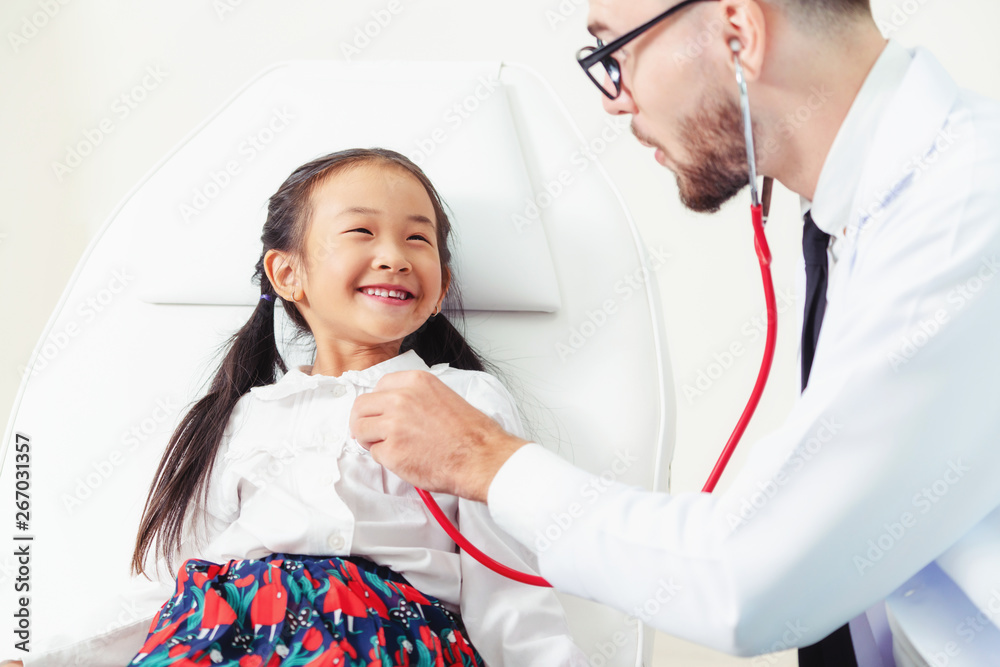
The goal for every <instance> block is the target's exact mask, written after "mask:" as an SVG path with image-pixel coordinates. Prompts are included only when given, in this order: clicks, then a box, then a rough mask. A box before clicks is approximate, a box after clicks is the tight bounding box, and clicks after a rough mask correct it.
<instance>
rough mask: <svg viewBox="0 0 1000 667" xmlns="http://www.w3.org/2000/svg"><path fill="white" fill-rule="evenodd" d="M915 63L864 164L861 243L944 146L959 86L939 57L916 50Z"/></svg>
mask: <svg viewBox="0 0 1000 667" xmlns="http://www.w3.org/2000/svg"><path fill="white" fill-rule="evenodd" d="M913 53H914V56H913V63H912V64H911V65H910V68H909V69H908V70H907V72H906V76H905V77H904V78H903V81H902V83H901V84H900V86H899V90H898V91H897V93H896V95H895V96H894V97H893V98H892V101H891V102H890V104H889V106H888V108H887V109H886V111H885V113H884V114H882V118H881V121H880V122H879V125H878V128H877V129H876V131H875V133H874V135H873V137H872V140H871V150H870V151H869V154H868V155H869V157H868V159H867V160H866V161H865V163H864V166H863V168H862V169H861V185H860V187H859V188H858V190H857V192H856V193H855V196H854V200H853V202H852V207H851V216H850V222H849V224H848V234H847V236H848V239H849V240H850V241H852V242H853V243H854V244H855V245H856V242H857V237H858V236H859V235H860V234H862V233H864V230H865V229H866V227H868V226H870V225H871V224H872V223H873V222H876V221H878V220H879V219H881V217H882V215H883V213H884V212H885V211H886V210H887V209H888V208H889V205H890V204H891V203H892V202H893V201H894V200H895V199H896V198H897V197H898V196H899V195H900V194H901V193H903V192H904V191H905V190H907V189H908V188H909V187H910V186H911V185H912V184H913V182H914V181H915V180H916V179H917V178H919V172H920V169H921V164H924V163H925V162H926V161H927V158H928V157H929V156H931V155H932V154H933V153H935V152H936V151H938V150H939V148H938V144H939V142H940V138H941V136H942V133H945V132H946V131H947V124H948V116H949V114H950V113H951V110H952V109H953V108H954V106H955V103H956V101H957V99H958V94H959V88H958V84H957V83H955V80H954V79H952V78H951V75H949V74H948V72H947V70H945V69H944V67H942V66H941V63H940V62H938V60H937V58H935V57H934V55H933V54H932V53H931V52H930V51H928V50H927V49H924V48H919V47H918V48H916V49H914V52H913Z"/></svg>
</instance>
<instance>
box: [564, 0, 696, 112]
mask: <svg viewBox="0 0 1000 667" xmlns="http://www.w3.org/2000/svg"><path fill="white" fill-rule="evenodd" d="M696 2H705V0H683V2H679V3H677V4H676V5H674V6H673V7H671V8H670V9H668V10H667V11H665V12H663V13H662V14H659V15H658V16H655V17H653V18H652V19H650V20H649V21H646V22H645V23H643V24H642V25H641V26H639V27H638V28H636V29H634V30H632V31H630V32H627V33H625V34H624V35H622V36H621V37H619V38H618V39H616V40H614V41H612V42H611V43H610V44H602V43H601V40H600V39H598V40H597V46H589V45H588V46H585V47H583V48H581V49H580V50H579V51H577V52H576V61H577V62H578V63H579V64H580V67H582V68H583V71H584V73H585V74H586V75H587V78H588V79H590V80H591V81H593V82H594V85H596V86H597V87H598V88H599V89H600V91H601V92H602V93H604V95H605V97H607V98H608V99H612V100H615V99H618V97H619V96H620V95H621V94H622V66H621V63H619V62H618V60H616V59H615V57H614V56H613V55H612V54H613V53H614V52H615V51H618V50H619V49H621V48H622V47H623V46H625V45H626V44H628V43H629V42H631V41H632V40H633V39H635V38H636V37H638V36H639V35H641V34H642V33H644V32H646V31H647V30H649V29H650V28H652V27H653V26H655V25H656V24H657V23H659V22H660V21H663V20H664V19H666V18H667V17H668V16H671V15H673V14H674V13H675V12H677V11H679V10H681V9H683V8H684V7H687V6H688V5H693V4H694V3H696ZM588 49H590V51H589V52H588V53H587V55H581V54H582V53H583V52H584V51H587V50H588ZM604 59H607V60H608V61H609V62H604V63H602V64H603V65H604V70H605V71H606V72H607V73H608V76H609V78H610V79H611V83H612V84H614V87H615V94H614V95H613V96H612V95H611V93H609V92H608V91H607V90H605V89H604V84H603V83H601V82H600V81H598V80H597V79H595V78H594V75H593V74H591V73H590V68H591V67H593V66H594V65H596V64H597V63H599V62H601V61H603V60H604ZM609 64H613V65H614V70H612V68H611V67H609V66H608V65H609Z"/></svg>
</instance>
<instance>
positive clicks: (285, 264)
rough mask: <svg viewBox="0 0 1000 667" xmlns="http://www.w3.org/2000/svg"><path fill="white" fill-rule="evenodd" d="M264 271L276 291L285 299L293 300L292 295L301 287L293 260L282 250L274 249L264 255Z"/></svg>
mask: <svg viewBox="0 0 1000 667" xmlns="http://www.w3.org/2000/svg"><path fill="white" fill-rule="evenodd" d="M264 271H265V272H266V273H267V278H268V280H270V281H271V285H272V286H273V287H274V291H275V292H277V293H278V294H279V295H281V296H282V297H283V298H285V299H291V295H292V293H293V292H294V291H295V290H296V289H298V288H299V287H300V286H301V285H300V281H299V277H298V272H297V271H296V270H295V265H294V263H293V262H292V258H291V257H290V256H289V255H288V253H285V252H282V251H281V250H275V249H273V248H272V249H271V250H268V251H267V252H266V253H264Z"/></svg>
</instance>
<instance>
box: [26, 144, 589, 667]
mask: <svg viewBox="0 0 1000 667" xmlns="http://www.w3.org/2000/svg"><path fill="white" fill-rule="evenodd" d="M450 229H451V226H450V223H449V221H448V217H447V215H446V214H445V212H444V209H443V206H442V203H441V200H440V198H439V197H438V194H437V192H436V191H435V190H434V188H433V186H432V185H431V184H430V182H429V181H428V179H427V177H426V176H425V175H424V174H423V172H422V171H421V170H420V169H419V168H418V167H417V166H416V165H414V164H413V163H412V162H410V161H409V160H408V159H406V158H405V157H403V156H402V155H400V154H398V153H394V152H392V151H387V150H349V151H343V152H340V153H334V154H332V155H328V156H326V157H323V158H320V159H318V160H315V161H313V162H310V163H309V164H306V165H304V166H302V167H300V168H299V169H297V170H296V171H295V172H294V173H293V174H292V175H291V176H290V177H289V178H288V179H287V180H286V181H285V183H284V184H282V186H281V187H280V189H279V190H278V192H277V193H275V194H274V196H272V197H271V199H270V202H269V207H268V215H267V221H266V222H265V224H264V231H263V234H262V236H261V241H262V242H263V251H262V253H261V257H260V260H259V261H258V262H257V266H256V274H255V276H254V279H255V282H258V283H259V284H260V287H261V297H260V300H259V301H258V303H257V307H256V309H255V310H254V312H253V315H252V316H251V317H250V320H249V321H248V322H247V323H246V324H245V325H244V326H243V328H242V329H240V330H239V332H237V333H236V334H235V335H234V336H233V337H232V338H231V339H230V340H229V341H228V343H227V345H228V348H229V349H228V352H227V354H226V356H225V358H224V360H223V362H222V364H221V367H220V369H219V371H218V373H217V375H216V376H215V378H214V380H213V381H212V383H211V387H210V389H209V391H208V394H207V395H206V396H205V397H204V398H202V399H200V400H199V401H198V402H197V403H196V404H195V405H194V407H193V408H192V409H191V410H190V411H189V412H188V413H187V414H186V415H185V417H184V419H183V420H182V421H181V423H180V425H179V426H178V427H177V429H176V430H175V432H174V433H173V435H172V437H171V438H170V441H169V443H168V445H167V448H166V451H165V452H164V455H163V458H162V460H161V461H160V465H159V468H158V469H157V472H156V475H155V479H154V482H153V484H152V487H151V489H150V494H149V498H148V499H147V502H146V505H145V508H144V511H143V517H142V520H141V523H140V529H139V535H138V539H137V541H136V547H135V551H134V554H133V560H132V569H133V571H134V572H136V573H142V572H144V571H145V564H146V561H147V556H149V555H155V556H156V557H157V559H158V560H159V561H162V560H166V562H167V564H168V566H169V567H170V568H171V572H173V567H174V561H175V560H176V561H180V560H181V558H182V557H186V560H184V561H183V564H182V565H181V566H180V568H179V571H178V573H177V577H176V585H175V586H174V585H173V583H174V582H172V581H170V580H169V579H168V580H166V581H167V582H168V583H166V584H160V583H159V582H152V584H151V589H150V590H151V591H152V592H153V593H154V596H155V597H153V600H154V601H153V603H152V604H148V605H145V606H143V607H137V608H144V609H148V610H149V615H148V616H145V617H140V616H137V619H138V620H137V621H135V622H133V623H131V624H129V625H127V626H124V627H121V628H119V629H117V630H114V631H111V632H108V633H105V634H104V635H101V636H98V637H93V638H90V639H87V640H84V641H81V642H77V643H76V644H73V645H71V646H68V647H64V648H61V649H58V650H55V651H50V652H48V653H44V654H41V655H29V656H27V657H25V658H24V662H25V665H26V666H27V667H35V666H36V665H37V666H38V667H48V666H49V665H66V664H88V665H108V666H111V665H113V666H115V667H120V666H121V665H122V664H124V663H125V662H126V661H131V662H129V664H130V665H141V666H145V667H156V666H159V665H177V666H182V667H183V666H193V665H233V666H236V665H238V666H239V667H257V666H259V667H273V666H275V665H313V666H317V667H318V666H320V665H323V666H327V665H336V666H337V667H342V666H353V665H364V666H365V667H376V666H377V667H383V666H388V665H420V666H422V667H423V666H452V665H455V666H462V667H466V666H472V665H483V664H486V665H490V666H498V665H511V666H513V667H522V666H529V667H530V666H532V665H537V666H538V667H543V666H544V667H553V666H557V665H571V664H572V665H576V664H581V665H582V664H587V661H586V658H585V657H584V656H583V654H582V652H580V651H579V649H577V648H576V647H575V646H574V645H573V643H572V641H571V639H570V637H569V632H568V629H567V627H566V622H565V619H564V617H563V613H562V609H561V607H560V605H559V603H558V600H557V599H556V597H555V595H554V594H553V593H552V591H551V590H549V589H542V588H534V587H531V586H527V585H524V584H519V583H515V582H513V581H510V580H507V579H504V578H503V577H501V576H499V575H497V574H495V573H493V572H492V571H491V570H488V569H487V568H485V567H484V566H482V565H480V564H479V563H478V562H476V561H475V560H473V559H472V558H470V557H468V556H467V555H466V554H465V553H464V552H461V553H459V552H458V550H457V549H456V546H455V544H454V543H453V542H452V541H451V540H450V539H449V538H448V537H447V535H446V534H445V533H444V531H443V530H442V529H441V528H440V527H439V526H438V525H437V523H436V522H435V521H434V519H433V518H432V517H431V516H430V515H429V513H428V512H427V511H426V510H425V508H424V506H423V503H422V501H421V500H420V498H419V496H418V495H417V493H416V490H415V489H414V488H413V487H412V486H411V485H409V484H407V483H406V482H404V481H402V480H401V479H400V478H398V477H396V476H395V475H394V474H392V473H391V472H389V471H387V470H385V469H383V468H382V467H381V466H380V465H379V464H377V463H376V462H375V461H374V460H373V459H372V458H371V455H370V454H369V453H368V452H367V450H365V449H364V448H362V447H361V446H359V445H358V444H357V443H356V442H355V441H353V440H352V439H351V438H350V435H349V431H348V418H349V415H350V411H351V406H352V404H353V400H354V398H355V397H356V396H358V395H359V394H362V393H365V392H368V391H371V390H372V389H373V388H374V386H375V384H376V383H377V382H378V380H379V379H380V378H381V377H382V376H383V375H385V374H386V373H391V372H395V371H401V370H411V369H420V370H426V371H429V372H431V373H434V374H436V375H437V376H438V377H439V378H440V379H441V380H442V381H444V382H445V383H447V384H448V385H449V386H450V387H451V388H452V389H454V390H455V391H456V392H458V393H459V394H460V395H462V396H463V397H464V398H465V399H466V400H468V401H469V402H470V403H472V404H473V405H475V406H477V407H478V408H480V409H481V410H483V411H484V412H485V413H487V414H489V415H490V416H492V417H493V418H494V419H497V420H498V421H499V422H500V423H501V425H502V426H503V427H504V428H505V429H506V430H508V431H510V432H513V433H520V432H521V424H520V421H519V418H518V415H517V409H516V408H515V406H514V403H513V401H512V400H511V398H510V396H509V394H508V393H507V392H506V390H505V389H504V388H503V386H502V385H501V384H500V383H499V382H498V381H497V380H496V379H495V378H494V377H493V376H491V375H489V374H487V373H485V372H483V365H482V362H481V360H480V359H479V357H478V356H477V355H476V353H475V352H474V351H473V350H472V349H471V348H470V347H469V345H468V344H467V343H466V342H465V340H464V339H463V338H462V336H461V335H460V334H459V333H458V332H457V331H456V330H455V328H454V327H452V325H451V324H450V323H449V322H448V320H447V319H446V318H445V316H444V315H443V314H441V307H442V303H443V301H444V297H445V293H446V292H447V291H448V289H449V286H450V285H451V270H450V268H449V266H450V256H451V255H450V253H449V251H448V244H447V241H448V234H449V232H450ZM451 289H452V291H454V287H453V286H452V287H451ZM279 299H280V300H281V301H282V304H283V306H284V309H285V312H286V314H287V315H288V317H289V318H290V319H291V321H292V322H293V323H294V324H295V325H296V326H297V327H298V329H299V330H300V332H302V333H303V335H310V334H311V336H312V337H313V338H314V339H315V343H316V356H315V362H314V363H313V364H312V365H311V366H300V367H298V368H292V369H288V368H287V367H286V365H285V362H284V360H283V359H282V358H281V356H280V355H279V353H278V349H277V345H276V340H275V336H274V324H275V316H274V310H275V307H276V305H277V301H278V300H279ZM456 303H458V301H457V300H456ZM459 310H460V307H459ZM279 370H280V371H282V372H283V373H284V374H283V375H282V376H281V377H280V378H279V377H278V372H279ZM435 497H436V500H437V501H438V503H439V504H440V505H441V507H442V509H443V510H444V511H445V512H446V513H447V514H448V515H450V516H451V518H452V519H453V521H455V522H456V523H457V525H458V526H459V528H460V530H461V531H462V532H463V533H464V534H465V535H466V537H468V538H469V539H470V540H471V541H472V542H473V543H474V544H476V545H477V546H479V547H480V548H482V549H483V550H484V551H486V552H487V553H489V554H491V555H493V556H494V557H496V558H498V559H499V560H502V561H504V562H506V563H507V564H508V565H511V566H512V567H516V568H518V569H527V568H528V567H529V566H528V564H527V563H526V562H525V561H526V560H529V559H530V556H529V555H528V553H527V552H525V551H524V550H523V548H521V547H520V546H519V545H518V544H517V543H516V542H515V541H514V540H513V539H512V538H509V537H507V536H504V535H503V534H501V533H499V532H498V531H497V529H496V528H495V527H494V524H493V523H492V521H491V519H490V517H489V513H488V511H487V510H486V507H485V506H484V505H482V504H479V503H473V502H468V501H465V500H459V499H457V498H454V497H451V496H446V495H438V494H435ZM151 552H153V553H152V554H151ZM168 586H169V589H168V588H167V587H168ZM170 589H172V590H173V595H172V596H171V597H170V598H169V599H168V600H167V602H166V603H165V604H162V607H160V608H159V611H158V612H157V613H156V614H155V615H153V614H152V612H153V611H154V610H155V609H156V608H157V607H159V605H160V604H161V602H162V600H163V596H164V595H168V594H169V593H167V592H166V591H167V590H170ZM146 597H147V598H148V597H149V596H148V594H147V596H146ZM150 621H152V622H151V623H150ZM133 656H134V657H133Z"/></svg>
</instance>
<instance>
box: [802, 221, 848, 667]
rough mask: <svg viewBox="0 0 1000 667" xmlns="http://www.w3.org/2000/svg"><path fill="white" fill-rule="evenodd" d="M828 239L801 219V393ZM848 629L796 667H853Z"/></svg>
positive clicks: (819, 320) (815, 330) (821, 300)
mask: <svg viewBox="0 0 1000 667" xmlns="http://www.w3.org/2000/svg"><path fill="white" fill-rule="evenodd" d="M829 246H830V235H829V234H827V233H826V232H824V231H823V230H822V229H820V228H819V227H817V226H816V223H815V222H813V219H812V213H811V212H809V213H806V215H805V227H804V228H803V229H802V255H803V256H804V257H805V260H806V307H805V317H804V319H803V320H802V389H803V390H805V388H806V385H807V384H809V371H810V370H811V369H812V362H813V356H814V355H815V354H816V341H817V340H819V329H820V327H821V326H823V314H824V313H826V280H827V273H828V271H829V269H828V261H827V257H826V251H827V248H828V247H829ZM857 665H858V662H857V659H856V658H855V657H854V644H853V643H852V642H851V629H850V627H849V626H847V625H845V626H843V627H841V628H840V629H838V630H836V631H834V633H833V634H831V635H830V636H829V637H827V638H826V639H822V640H820V641H818V642H816V643H815V644H813V645H812V646H806V647H804V648H800V649H799V667H857Z"/></svg>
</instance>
